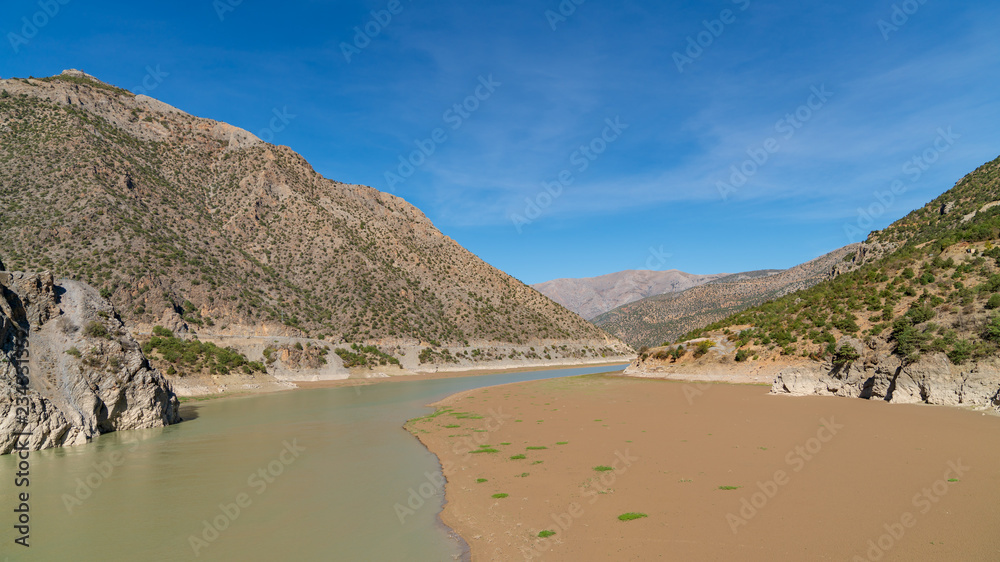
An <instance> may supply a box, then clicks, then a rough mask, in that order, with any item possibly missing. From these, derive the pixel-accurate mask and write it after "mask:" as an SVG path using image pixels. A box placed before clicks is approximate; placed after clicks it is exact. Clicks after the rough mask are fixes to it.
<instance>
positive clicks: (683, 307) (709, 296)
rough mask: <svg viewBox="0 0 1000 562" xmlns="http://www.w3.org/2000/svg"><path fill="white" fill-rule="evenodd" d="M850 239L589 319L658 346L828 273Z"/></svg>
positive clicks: (628, 339) (631, 338) (623, 336)
mask: <svg viewBox="0 0 1000 562" xmlns="http://www.w3.org/2000/svg"><path fill="white" fill-rule="evenodd" d="M855 246H857V245H856V244H855V245H851V246H846V247H844V248H840V249H838V250H834V251H833V252H830V253H829V254H826V255H824V256H821V257H819V258H816V259H814V260H812V261H808V262H806V263H803V264H800V265H797V266H795V267H793V268H791V269H786V270H775V269H765V270H760V271H748V272H744V273H736V274H733V275H729V276H726V277H723V278H720V279H716V280H713V281H711V282H709V283H706V284H703V285H699V286H697V287H692V288H690V289H687V290H684V291H681V292H676V293H667V294H663V295H657V296H653V297H649V298H646V299H643V300H641V301H637V302H634V303H630V304H627V305H624V306H620V307H618V308H616V309H614V310H612V311H610V312H607V313H605V314H602V315H601V316H598V317H597V318H594V319H593V320H592V322H594V323H595V324H596V325H598V326H600V327H601V328H603V329H604V330H606V331H607V332H608V333H610V334H614V335H616V336H618V337H619V338H621V339H623V340H625V341H626V342H628V343H629V344H630V345H632V346H633V347H642V346H649V347H653V346H657V345H661V344H663V343H664V342H670V341H674V340H675V339H677V338H678V337H680V336H681V335H682V334H684V333H686V332H689V331H691V330H695V329H698V328H701V327H704V326H706V325H708V324H710V323H712V322H715V321H716V320H720V319H722V318H725V317H726V316H729V315H730V314H734V313H736V312H739V311H741V310H745V309H747V308H750V307H751V306H754V305H757V304H760V303H762V302H764V301H766V300H770V299H775V298H778V297H780V296H783V295H787V294H789V293H792V292H795V291H798V290H801V289H805V288H807V287H811V286H813V285H815V284H817V283H819V282H821V281H825V280H826V279H829V278H831V277H832V276H833V275H834V269H835V267H836V266H837V264H838V263H839V262H841V261H843V259H844V257H845V256H848V255H849V254H850V253H851V252H852V251H853V249H854V247H855Z"/></svg>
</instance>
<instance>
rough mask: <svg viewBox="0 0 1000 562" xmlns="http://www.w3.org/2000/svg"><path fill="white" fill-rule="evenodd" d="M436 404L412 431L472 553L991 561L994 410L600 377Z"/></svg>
mask: <svg viewBox="0 0 1000 562" xmlns="http://www.w3.org/2000/svg"><path fill="white" fill-rule="evenodd" d="M438 405H439V406H441V407H446V408H453V410H452V411H451V412H445V413H442V414H440V415H437V416H436V417H429V418H422V419H419V420H414V421H413V422H411V424H409V428H410V430H411V431H413V432H414V433H415V434H416V435H417V436H418V437H419V438H420V440H421V441H422V442H423V443H424V444H425V445H427V446H428V447H429V448H430V450H431V451H433V452H434V453H436V454H437V455H438V457H439V458H440V459H441V461H442V465H443V466H444V474H445V476H446V477H447V479H448V483H447V486H446V497H447V504H446V506H445V510H444V512H443V514H442V519H443V520H444V521H445V523H447V524H448V525H449V526H451V527H452V528H453V529H455V530H456V531H458V532H459V533H460V534H461V535H462V537H463V538H465V540H466V541H467V542H468V543H469V544H470V545H471V548H472V557H473V560H476V561H478V560H522V559H544V560H573V561H586V560H768V561H771V560H852V561H853V560H1000V532H998V529H1000V447H998V446H997V443H998V442H1000V419H998V418H997V417H996V416H992V415H983V414H982V413H980V412H972V411H966V410H960V409H952V408H944V407H934V406H916V405H913V406H905V405H890V404H886V403H883V402H869V401H865V400H859V399H850V398H833V397H789V396H775V395H769V394H768V388H767V387H762V386H734V385H723V384H698V383H683V382H671V381H660V380H641V379H638V380H637V379H629V378H622V377H615V376H602V375H590V376H585V377H575V378H571V379H556V380H550V381H534V382H528V383H517V384H511V385H504V386H498V387H492V388H487V389H477V390H473V391H468V392H464V393H460V394H456V395H454V396H451V397H449V398H447V399H445V400H443V401H442V402H440V403H438ZM458 412H466V413H469V414H476V415H479V416H483V418H482V419H474V418H470V417H469V416H458V415H455V414H456V413H458ZM518 420H520V421H518ZM446 425H452V426H456V425H458V426H460V428H456V427H451V428H446V427H445V426H446ZM559 442H568V443H567V444H564V445H559V444H557V443H559ZM502 443H510V444H509V445H503V444H502ZM480 445H490V446H492V448H494V449H497V450H499V452H497V453H482V454H471V453H468V452H467V451H469V450H472V449H476V448H478V447H479V446H480ZM529 446H540V447H547V448H546V449H543V450H528V449H527V447H529ZM518 454H524V455H525V456H526V458H525V459H523V460H512V459H511V458H510V457H511V456H513V455H518ZM538 461H541V462H538ZM600 465H605V466H610V467H612V468H613V469H614V470H611V471H606V472H598V471H595V470H594V467H596V466H600ZM952 467H958V469H959V471H960V472H956V470H955V469H954V468H952ZM479 478H485V479H487V481H486V482H483V483H477V479H479ZM948 479H955V480H957V481H955V482H948V481H947V480H948ZM720 486H739V488H737V489H734V490H723V489H720ZM497 493H506V494H509V496H508V497H506V498H501V499H494V498H492V497H491V496H492V495H493V494H497ZM754 504H756V507H754ZM626 512H641V513H645V514H647V515H648V517H645V518H641V519H637V520H633V521H625V522H623V521H619V520H618V516H619V515H620V514H623V513H626ZM734 529H735V531H734ZM543 530H552V531H555V532H556V534H555V535H553V536H551V537H549V538H546V539H541V538H538V536H537V535H538V533H539V532H540V531H543ZM893 534H894V535H895V537H894V536H893ZM869 541H871V542H869ZM879 545H881V546H879Z"/></svg>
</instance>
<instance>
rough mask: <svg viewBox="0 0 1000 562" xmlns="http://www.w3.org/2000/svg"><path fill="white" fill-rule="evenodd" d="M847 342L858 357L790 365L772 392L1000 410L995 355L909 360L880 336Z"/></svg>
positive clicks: (999, 373)
mask: <svg viewBox="0 0 1000 562" xmlns="http://www.w3.org/2000/svg"><path fill="white" fill-rule="evenodd" d="M841 345H849V346H850V347H851V348H853V349H854V350H855V353H857V355H859V357H858V359H856V360H854V361H851V362H845V363H841V364H836V363H834V362H833V361H825V362H823V363H814V362H808V363H803V364H801V365H798V366H793V367H788V368H786V369H783V370H782V371H781V372H779V373H778V375H777V377H775V379H774V383H773V385H772V387H771V392H772V393H775V394H792V395H796V396H812V395H821V396H822V395H828V396H845V397H851V398H868V399H874V400H885V401H886V402H892V403H899V404H917V403H925V404H938V405H944V406H970V407H992V408H996V409H1000V361H998V360H997V358H995V357H994V358H990V359H987V360H984V361H978V362H975V363H969V364H963V365H956V364H954V363H952V362H951V361H950V360H949V359H948V356H947V355H945V354H944V353H934V354H930V355H924V356H922V357H920V359H919V360H917V361H916V362H913V363H909V362H907V361H906V360H905V359H904V358H901V357H899V356H897V355H894V354H893V352H892V348H891V347H890V346H888V345H886V344H885V343H884V342H882V341H880V340H869V341H868V342H867V344H863V343H862V342H860V341H858V340H855V339H851V338H847V339H845V340H844V341H842V342H841Z"/></svg>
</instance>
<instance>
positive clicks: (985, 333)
mask: <svg viewBox="0 0 1000 562" xmlns="http://www.w3.org/2000/svg"><path fill="white" fill-rule="evenodd" d="M871 248H879V251H878V252H872V251H870V250H871ZM887 248H888V249H891V251H886V249H887ZM847 260H848V261H850V262H852V264H851V267H848V268H845V269H846V271H844V272H843V273H841V274H840V275H837V276H836V277H834V278H833V279H830V280H827V281H824V282H822V283H819V284H818V285H816V286H814V287H811V288H808V289H805V290H802V291H798V292H795V293H792V294H789V295H785V296H783V297H781V298H778V299H774V300H771V301H769V302H766V303H764V304H761V305H759V306H755V307H753V308H750V309H748V310H745V311H743V312H740V313H737V314H734V315H731V316H729V317H727V318H725V319H722V320H720V321H717V322H714V323H712V324H709V325H708V326H706V327H705V328H702V329H697V330H692V331H690V332H689V333H687V334H685V335H683V336H681V337H679V338H677V342H684V341H690V340H697V339H701V338H713V339H715V340H718V341H726V342H730V343H732V344H733V353H732V354H729V355H727V356H726V357H725V360H728V361H733V362H746V363H748V364H750V363H754V362H767V361H781V360H789V359H794V358H799V359H801V360H803V361H806V362H811V363H814V364H817V365H819V364H822V365H824V366H825V367H827V368H830V369H833V372H832V373H831V376H833V378H838V377H839V378H840V379H844V375H843V373H844V372H847V371H849V370H850V369H849V367H851V366H852V365H853V366H854V368H855V369H862V368H863V369H868V370H869V372H870V373H871V372H877V371H878V370H879V369H880V368H882V367H881V366H884V365H887V364H890V363H892V364H893V365H896V366H895V367H893V369H895V375H894V376H898V375H899V373H900V369H903V370H905V369H907V368H915V367H912V366H916V365H928V364H932V363H933V364H934V365H936V366H935V367H934V369H936V370H935V371H933V372H934V373H935V374H940V375H941V376H943V377H945V378H947V377H948V376H949V373H950V374H951V375H954V376H959V375H961V376H966V375H968V373H970V372H975V373H980V374H981V373H982V372H984V371H983V369H986V368H987V367H985V365H987V364H989V365H992V364H993V363H995V360H996V359H997V357H998V350H1000V159H997V160H994V161H992V162H989V163H987V164H984V165H983V166H981V167H980V168H978V169H977V170H975V171H974V172H972V173H971V174H969V175H967V176H966V177H964V178H962V180H961V181H959V182H958V183H957V184H956V185H955V187H954V188H952V189H951V190H949V191H947V192H945V193H944V194H942V195H941V196H940V197H938V198H936V199H935V200H933V201H931V202H929V203H928V204H926V205H924V206H923V207H921V208H919V209H917V210H915V211H913V212H911V213H909V214H908V215H907V216H905V217H903V218H902V219H900V220H899V221H896V222H895V223H893V224H892V225H890V226H889V227H887V228H886V229H884V230H882V231H876V232H872V233H871V235H870V236H869V237H868V239H867V241H866V242H865V243H864V244H862V245H861V246H860V247H859V248H858V250H857V251H856V252H853V253H852V254H849V255H848V256H847ZM687 347H689V346H687V345H680V344H679V343H678V344H674V345H670V346H666V347H663V348H661V349H656V350H652V351H645V350H643V351H644V353H643V358H644V359H645V358H648V357H651V356H652V355H653V354H657V356H658V357H659V358H661V359H665V360H668V361H684V360H692V359H693V357H692V354H688V353H687V352H686V348H687ZM678 348H680V349H681V350H682V351H677V350H678ZM989 369H992V367H989ZM990 372H992V371H990ZM837 373H840V374H837ZM962 373H965V375H962ZM892 381H893V384H895V378H893V379H892ZM868 382H869V386H870V384H871V381H868ZM921 388H922V389H923V387H921ZM869 390H870V388H869ZM925 390H926V389H923V390H922V392H925ZM888 392H889V393H890V394H891V393H892V388H889V389H888Z"/></svg>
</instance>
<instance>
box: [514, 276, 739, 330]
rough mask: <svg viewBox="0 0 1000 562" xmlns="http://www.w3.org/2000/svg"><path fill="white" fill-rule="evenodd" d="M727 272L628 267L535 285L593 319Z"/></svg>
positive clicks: (710, 279) (546, 293)
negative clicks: (686, 271) (603, 273)
mask: <svg viewBox="0 0 1000 562" xmlns="http://www.w3.org/2000/svg"><path fill="white" fill-rule="evenodd" d="M726 275H728V274H727V273H719V274H716V275H694V274H691V273H684V272H683V271H678V270H676V269H671V270H669V271H645V270H638V271H637V270H628V271H619V272H617V273H609V274H607V275H601V276H600V277H588V278H583V279H555V280H553V281H546V282H544V283H537V284H535V285H532V287H534V288H535V289H537V290H538V292H540V293H542V294H543V295H545V296H547V297H549V298H550V299H552V300H554V301H556V302H557V303H559V304H561V305H563V306H565V307H566V308H568V309H570V310H572V311H573V312H575V313H577V314H579V315H580V316H582V317H584V318H587V319H591V318H595V317H597V316H600V315H601V314H604V313H605V312H608V311H609V310H612V309H614V308H617V307H619V306H621V305H623V304H628V303H630V302H635V301H637V300H641V299H644V298H646V297H651V296H654V295H662V294H663V293H675V292H678V291H683V290H685V289H689V288H691V287H696V286H698V285H703V284H705V283H708V282H709V281H713V280H716V279H719V278H721V277H725V276H726Z"/></svg>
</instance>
